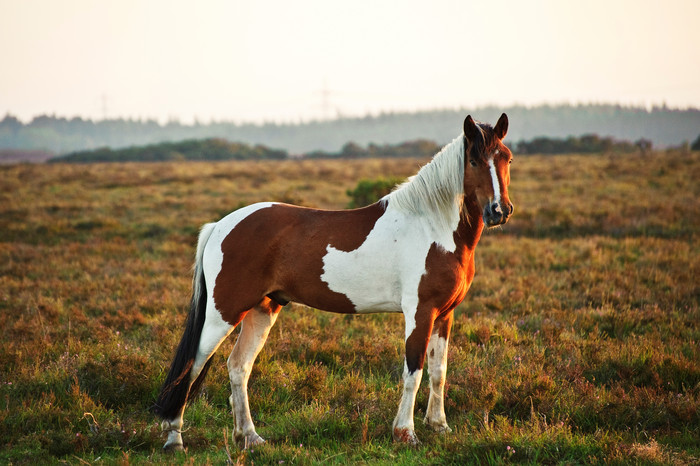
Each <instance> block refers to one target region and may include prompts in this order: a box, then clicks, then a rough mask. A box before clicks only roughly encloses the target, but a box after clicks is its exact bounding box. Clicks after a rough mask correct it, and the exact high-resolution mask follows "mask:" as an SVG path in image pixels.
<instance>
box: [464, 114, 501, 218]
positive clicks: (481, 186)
mask: <svg viewBox="0 0 700 466" xmlns="http://www.w3.org/2000/svg"><path fill="white" fill-rule="evenodd" d="M506 132H508V117H507V116H506V114H505V113H504V114H503V115H501V118H499V119H498V123H496V126H495V127H491V125H487V124H483V123H476V122H475V121H474V120H473V119H472V117H471V115H470V116H468V117H467V118H466V119H465V120H464V138H465V144H464V150H465V154H464V164H465V166H464V188H465V190H464V192H465V195H469V194H472V193H473V195H475V196H476V201H477V202H478V203H479V206H480V208H481V211H482V212H483V214H482V215H483V218H484V224H485V225H486V226H487V227H493V226H496V225H502V224H504V223H506V222H507V221H508V218H509V217H510V215H511V214H512V213H513V204H512V203H511V202H510V198H509V197H508V185H509V184H510V162H511V160H512V159H513V155H512V154H511V152H510V149H508V148H507V147H506V146H505V145H504V144H503V138H504V137H506Z"/></svg>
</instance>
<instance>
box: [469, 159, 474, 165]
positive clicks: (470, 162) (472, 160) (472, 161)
mask: <svg viewBox="0 0 700 466" xmlns="http://www.w3.org/2000/svg"><path fill="white" fill-rule="evenodd" d="M469 165H471V166H472V167H476V160H474V159H471V160H470V161H469Z"/></svg>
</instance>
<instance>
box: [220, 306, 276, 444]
mask: <svg viewBox="0 0 700 466" xmlns="http://www.w3.org/2000/svg"><path fill="white" fill-rule="evenodd" d="M280 309H281V306H280V305H279V304H277V303H275V302H273V301H271V300H270V299H269V298H264V299H263V300H262V301H261V302H260V303H259V304H258V305H257V306H255V307H254V308H253V309H252V310H251V311H250V312H248V315H246V317H245V318H244V319H243V322H241V333H240V335H239V336H238V340H237V341H236V345H235V346H234V347H233V351H231V355H230V356H229V358H228V362H227V366H228V373H229V377H230V379H231V397H230V398H229V401H230V402H231V409H232V410H233V421H234V424H235V426H234V432H233V435H234V438H235V439H236V440H237V441H239V442H242V443H243V446H244V447H245V448H247V447H250V446H253V445H256V444H259V443H262V442H264V441H265V440H264V439H263V438H262V437H260V436H259V435H258V433H257V432H256V431H255V426H254V425H253V420H252V418H251V417H250V408H249V406H248V378H249V377H250V372H251V370H252V369H253V363H254V362H255V358H256V357H257V356H258V353H260V350H261V349H262V347H263V345H264V344H265V341H266V340H267V336H268V334H269V333H270V329H271V328H272V326H273V325H274V323H275V321H276V320H277V316H278V315H279V310H280Z"/></svg>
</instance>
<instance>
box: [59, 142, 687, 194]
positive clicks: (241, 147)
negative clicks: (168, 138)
mask: <svg viewBox="0 0 700 466" xmlns="http://www.w3.org/2000/svg"><path fill="white" fill-rule="evenodd" d="M695 145H700V137H699V138H698V141H696V142H695V143H694V144H693V147H694V148H695ZM511 148H512V149H514V151H515V153H517V154H567V153H581V154H589V153H601V152H602V153H611V152H613V153H630V152H646V151H649V150H651V149H652V143H651V141H649V140H646V139H640V140H638V141H636V142H634V143H632V142H629V141H618V140H615V139H613V138H609V137H604V138H601V137H599V136H597V135H595V134H590V135H586V136H582V137H580V138H577V137H569V138H566V139H557V138H535V139H533V140H532V141H520V142H518V143H516V144H514V145H513V146H512V147H511ZM440 149H441V146H440V145H438V144H437V143H436V142H434V141H428V140H425V139H418V140H415V141H407V142H402V143H400V144H382V145H378V144H369V145H368V146H367V147H363V146H361V145H359V144H357V143H355V142H348V143H346V144H345V145H344V146H343V147H342V148H341V150H340V151H339V152H326V151H312V152H309V153H306V154H301V155H296V156H294V157H295V158H308V159H356V158H384V157H418V158H429V157H431V156H433V155H435V154H437V153H438V152H439V151H440ZM698 149H700V148H698ZM288 158H291V156H290V154H289V153H288V152H287V151H285V150H283V149H271V148H269V147H266V146H263V145H260V144H258V145H255V146H252V145H249V144H245V143H241V142H229V141H226V140H223V139H219V138H210V139H202V140H194V139H191V140H187V141H181V142H164V143H160V144H150V145H147V146H140V147H129V148H126V149H110V148H108V147H103V148H99V149H95V150H89V151H79V152H72V153H70V154H66V155H63V156H60V157H54V158H52V159H50V160H49V161H50V162H67V163H76V162H77V163H90V162H158V161H168V160H170V161H178V160H283V159H288ZM391 181H392V182H395V181H396V180H391ZM391 186H393V184H392V185H391ZM383 188H384V187H382V189H383ZM372 189H375V187H373V188H372ZM356 194H357V195H358V196H362V195H364V194H363V193H360V192H358V193H356Z"/></svg>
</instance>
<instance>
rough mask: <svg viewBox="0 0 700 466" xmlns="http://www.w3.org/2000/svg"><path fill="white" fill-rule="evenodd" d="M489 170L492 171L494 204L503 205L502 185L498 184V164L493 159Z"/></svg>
mask: <svg viewBox="0 0 700 466" xmlns="http://www.w3.org/2000/svg"><path fill="white" fill-rule="evenodd" d="M489 170H490V171H491V182H492V183H493V202H494V203H496V204H498V205H500V204H501V185H500V183H499V182H498V173H496V164H495V163H494V161H493V158H490V159H489Z"/></svg>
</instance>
